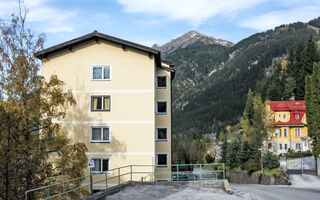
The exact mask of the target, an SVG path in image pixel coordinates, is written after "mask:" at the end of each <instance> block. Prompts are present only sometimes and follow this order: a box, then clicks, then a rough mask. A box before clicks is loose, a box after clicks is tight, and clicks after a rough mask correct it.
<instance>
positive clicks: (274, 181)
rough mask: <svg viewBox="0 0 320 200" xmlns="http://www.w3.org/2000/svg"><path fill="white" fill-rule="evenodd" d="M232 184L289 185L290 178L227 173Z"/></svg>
mask: <svg viewBox="0 0 320 200" xmlns="http://www.w3.org/2000/svg"><path fill="white" fill-rule="evenodd" d="M227 178H228V180H229V182H230V183H244V184H263V185H289V184H290V181H289V177H288V176H287V175H286V174H281V175H279V176H267V175H262V174H260V173H252V174H248V172H246V171H240V172H234V171H227Z"/></svg>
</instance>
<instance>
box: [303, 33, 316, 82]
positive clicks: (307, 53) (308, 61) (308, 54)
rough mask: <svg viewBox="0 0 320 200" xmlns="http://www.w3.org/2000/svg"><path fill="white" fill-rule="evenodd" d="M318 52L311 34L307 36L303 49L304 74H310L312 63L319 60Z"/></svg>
mask: <svg viewBox="0 0 320 200" xmlns="http://www.w3.org/2000/svg"><path fill="white" fill-rule="evenodd" d="M319 60H320V54H319V50H318V47H317V44H316V42H315V41H314V38H313V36H312V35H310V36H309V38H308V41H307V43H306V47H305V49H304V51H303V67H304V68H303V69H304V72H305V76H306V75H310V74H312V69H313V63H315V62H319Z"/></svg>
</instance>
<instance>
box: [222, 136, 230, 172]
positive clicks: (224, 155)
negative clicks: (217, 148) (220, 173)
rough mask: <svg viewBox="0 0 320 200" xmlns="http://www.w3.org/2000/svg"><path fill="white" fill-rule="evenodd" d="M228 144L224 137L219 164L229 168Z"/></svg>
mask: <svg viewBox="0 0 320 200" xmlns="http://www.w3.org/2000/svg"><path fill="white" fill-rule="evenodd" d="M228 152H229V143H228V140H227V138H226V137H224V139H223V143H222V147H221V162H222V163H225V165H227V166H229V155H228Z"/></svg>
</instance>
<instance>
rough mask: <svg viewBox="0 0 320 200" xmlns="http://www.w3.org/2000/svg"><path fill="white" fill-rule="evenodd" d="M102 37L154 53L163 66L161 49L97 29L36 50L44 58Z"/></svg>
mask: <svg viewBox="0 0 320 200" xmlns="http://www.w3.org/2000/svg"><path fill="white" fill-rule="evenodd" d="M100 39H101V40H106V41H109V42H114V43H117V44H120V45H122V47H123V48H126V47H131V48H134V49H137V50H141V51H144V52H147V53H149V54H153V55H154V56H155V59H156V63H157V65H158V66H161V54H160V51H158V50H156V49H153V48H150V47H147V46H144V45H141V44H137V43H134V42H130V41H127V40H123V39H120V38H116V37H112V36H110V35H106V34H103V33H99V32H97V31H93V32H92V33H89V34H86V35H84V36H81V37H78V38H75V39H72V40H69V41H67V42H63V43H61V44H58V45H55V46H52V47H49V48H47V49H44V50H41V51H39V52H36V53H35V56H36V57H37V58H39V59H43V58H46V57H47V56H48V55H49V54H52V53H55V52H58V51H61V50H65V49H71V48H72V47H73V46H75V45H78V44H81V43H84V42H87V41H89V40H100Z"/></svg>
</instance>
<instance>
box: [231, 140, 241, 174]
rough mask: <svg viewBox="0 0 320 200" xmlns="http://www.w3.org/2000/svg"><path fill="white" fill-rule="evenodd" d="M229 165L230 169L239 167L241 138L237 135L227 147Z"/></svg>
mask: <svg viewBox="0 0 320 200" xmlns="http://www.w3.org/2000/svg"><path fill="white" fill-rule="evenodd" d="M229 149H230V150H229V166H230V168H231V169H234V168H237V167H240V150H241V138H240V136H237V137H236V139H235V140H234V141H233V142H232V143H231V144H230V147H229Z"/></svg>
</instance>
